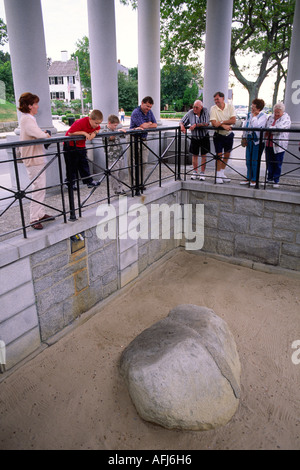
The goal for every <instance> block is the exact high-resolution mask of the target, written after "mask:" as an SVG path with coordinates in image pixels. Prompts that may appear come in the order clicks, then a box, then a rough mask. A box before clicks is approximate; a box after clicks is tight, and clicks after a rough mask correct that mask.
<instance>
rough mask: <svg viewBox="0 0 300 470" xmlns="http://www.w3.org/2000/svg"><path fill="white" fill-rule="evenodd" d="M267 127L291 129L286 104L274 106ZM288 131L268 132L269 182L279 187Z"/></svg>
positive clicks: (266, 136) (267, 159)
mask: <svg viewBox="0 0 300 470" xmlns="http://www.w3.org/2000/svg"><path fill="white" fill-rule="evenodd" d="M266 127H268V128H270V129H289V128H290V127H291V118H290V116H289V115H288V114H287V113H286V112H285V107H284V104H283V103H281V102H279V103H277V104H275V106H274V107H273V114H272V115H271V116H270V117H269V118H268V120H267V124H266ZM288 137H289V133H288V132H274V133H272V132H271V131H268V132H266V134H265V139H266V161H267V184H272V185H273V188H279V178H280V175H281V167H282V162H283V157H284V153H285V150H286V149H287V147H288V143H289V142H288Z"/></svg>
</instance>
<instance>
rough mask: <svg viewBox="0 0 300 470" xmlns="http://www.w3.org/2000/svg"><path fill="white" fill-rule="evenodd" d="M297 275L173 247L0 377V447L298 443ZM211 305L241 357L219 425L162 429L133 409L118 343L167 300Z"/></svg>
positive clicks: (162, 310) (161, 312)
mask: <svg viewBox="0 0 300 470" xmlns="http://www.w3.org/2000/svg"><path fill="white" fill-rule="evenodd" d="M299 286H300V281H299V278H295V277H290V276H288V275H285V274H268V273H265V272H260V271H255V270H253V269H250V268H245V267H242V266H237V265H233V264H229V263H225V262H223V261H219V260H216V259H213V258H210V257H206V256H203V255H196V254H191V253H187V252H185V251H177V252H175V254H174V256H172V257H171V258H169V259H167V260H166V261H165V262H164V263H158V264H157V265H156V266H155V267H154V268H152V269H150V270H149V271H148V272H146V273H145V274H144V275H143V276H142V277H141V278H140V279H139V280H137V281H136V282H135V283H134V284H132V285H131V286H130V287H129V288H127V289H125V290H124V291H123V292H121V294H119V295H118V296H115V298H114V299H113V300H112V301H111V302H109V303H106V304H105V305H104V306H99V311H98V313H96V314H95V315H94V316H92V317H91V318H89V319H88V320H87V321H85V322H82V324H81V325H80V326H79V327H77V328H75V329H72V330H71V331H70V332H69V333H68V334H67V335H65V336H64V337H62V338H61V339H60V340H59V341H57V342H56V343H55V344H53V345H52V346H50V347H48V348H46V349H45V350H44V351H43V352H41V353H40V354H39V355H37V356H36V357H34V358H33V359H31V360H30V361H28V362H27V363H25V364H24V365H23V366H22V367H20V368H18V369H17V370H15V371H14V372H13V373H11V374H9V375H8V376H7V377H6V378H5V380H4V381H2V382H1V383H0V449H99V450H101V449H110V450H130V449H135V450H141V449H152V450H176V449H177V450H195V449H201V450H202V449H300V389H299V383H300V364H298V365H297V364H294V363H293V361H292V354H293V352H294V351H293V349H292V343H293V341H295V340H299V339H300V289H299ZM182 303H193V304H196V305H204V306H207V307H209V308H212V309H213V310H214V311H215V313H216V314H217V315H219V316H220V317H222V318H223V319H224V320H225V321H226V322H227V324H228V326H229V328H230V330H231V332H232V333H233V335H234V338H235V341H236V344H237V348H238V352H239V356H240V361H241V365H242V375H241V385H242V395H241V400H240V404H239V408H238V411H237V412H236V414H235V415H234V416H233V418H232V420H231V421H230V422H229V423H228V424H227V425H226V426H224V427H221V428H218V429H215V430H210V431H204V432H194V431H193V432H192V431H191V432H189V431H188V432H187V431H185V432H183V431H177V430H166V429H164V428H162V427H160V426H157V425H155V424H151V423H147V422H145V421H143V420H142V419H141V418H140V417H139V415H138V414H137V412H136V410H135V407H134V405H133V404H132V402H131V400H130V397H129V395H128V392H127V388H126V386H125V384H124V382H123V379H122V378H121V377H120V374H119V371H118V360H119V358H120V354H121V352H122V350H123V349H124V347H126V346H127V345H128V344H129V343H130V341H131V340H132V339H134V338H135V337H136V336H137V335H138V334H139V333H140V332H141V331H143V330H144V329H145V328H147V327H149V326H150V325H152V324H153V323H154V322H156V321H158V320H160V319H161V318H164V317H165V316H166V315H167V314H168V313H169V310H170V309H171V308H173V307H174V306H176V305H179V304H182Z"/></svg>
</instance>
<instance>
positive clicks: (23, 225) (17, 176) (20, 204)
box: [12, 147, 27, 238]
mask: <svg viewBox="0 0 300 470" xmlns="http://www.w3.org/2000/svg"><path fill="white" fill-rule="evenodd" d="M12 151H13V159H14V169H15V175H16V183H17V190H18V192H17V195H18V196H17V198H16V199H18V200H19V208H20V213H21V220H22V229H23V236H24V238H27V233H26V223H25V216H24V209H23V203H22V197H23V196H22V192H21V185H20V178H19V170H18V159H17V155H16V147H13V148H12ZM15 197H16V193H15Z"/></svg>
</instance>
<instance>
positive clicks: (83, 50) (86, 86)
mask: <svg viewBox="0 0 300 470" xmlns="http://www.w3.org/2000/svg"><path fill="white" fill-rule="evenodd" d="M76 46H77V49H76V51H75V52H74V53H73V54H72V55H71V59H73V60H76V57H78V64H79V71H80V82H81V86H82V87H83V91H84V94H85V95H86V98H87V99H88V100H89V101H90V102H91V101H92V95H91V68H90V49H89V47H90V45H89V38H88V37H87V36H83V38H82V39H79V40H78V41H77V42H76Z"/></svg>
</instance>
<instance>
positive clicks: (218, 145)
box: [214, 132, 234, 154]
mask: <svg viewBox="0 0 300 470" xmlns="http://www.w3.org/2000/svg"><path fill="white" fill-rule="evenodd" d="M233 137H234V133H233V132H231V133H230V134H228V135H222V134H218V133H215V134H214V144H215V151H216V153H217V154H219V153H223V152H224V153H228V152H231V150H232V147H233Z"/></svg>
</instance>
